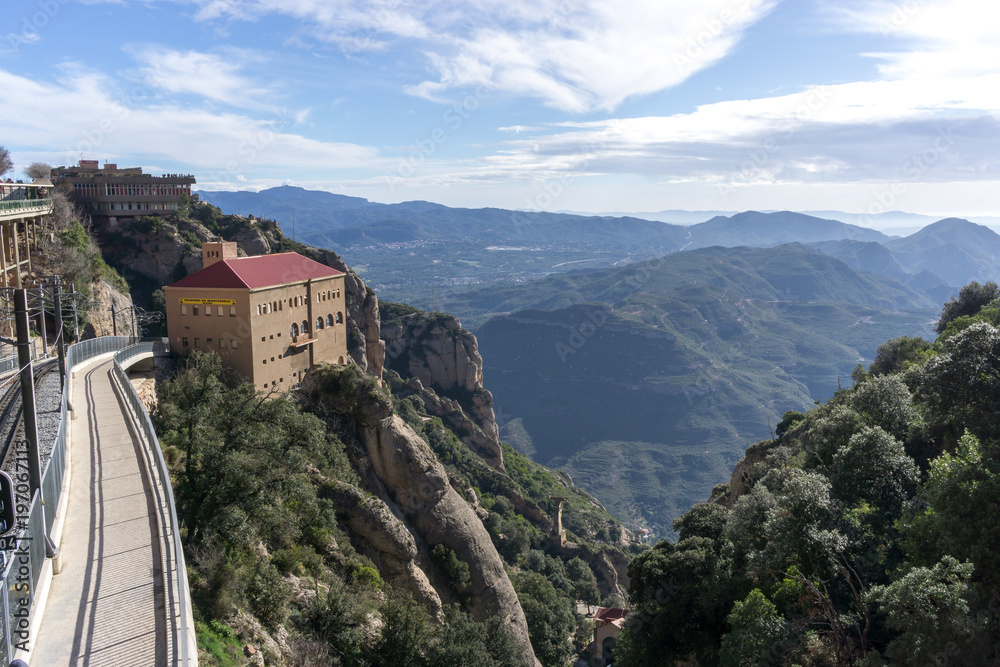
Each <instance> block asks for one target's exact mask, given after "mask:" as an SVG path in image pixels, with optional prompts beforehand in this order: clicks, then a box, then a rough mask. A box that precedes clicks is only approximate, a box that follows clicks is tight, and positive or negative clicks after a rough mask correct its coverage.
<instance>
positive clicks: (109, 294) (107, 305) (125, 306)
mask: <svg viewBox="0 0 1000 667" xmlns="http://www.w3.org/2000/svg"><path fill="white" fill-rule="evenodd" d="M90 289H91V296H90V307H89V308H88V310H87V314H86V315H87V324H86V325H84V326H83V327H82V328H81V331H80V334H81V336H82V337H83V338H94V337H96V336H111V335H112V334H113V333H114V332H115V331H116V328H115V325H113V323H112V321H111V311H112V308H111V304H112V303H113V304H114V310H115V312H116V319H117V333H118V335H119V336H132V335H134V332H133V331H132V318H131V317H130V316H129V315H128V313H130V312H131V311H130V310H129V308H131V306H132V298H131V297H130V296H127V295H125V294H122V293H121V292H119V291H118V290H116V289H115V288H114V287H112V286H111V285H109V284H108V283H107V282H106V281H105V280H104V279H103V278H102V279H100V280H98V281H96V282H94V283H92V284H91V288H90Z"/></svg>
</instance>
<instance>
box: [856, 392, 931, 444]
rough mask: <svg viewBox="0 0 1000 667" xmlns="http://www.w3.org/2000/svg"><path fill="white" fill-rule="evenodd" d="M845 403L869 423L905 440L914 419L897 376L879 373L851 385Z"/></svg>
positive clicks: (907, 394) (911, 407)
mask: <svg viewBox="0 0 1000 667" xmlns="http://www.w3.org/2000/svg"><path fill="white" fill-rule="evenodd" d="M848 403H849V404H850V406H851V407H852V408H853V409H854V411H855V412H857V413H858V414H859V415H861V418H862V419H863V420H864V421H865V423H866V424H868V425H870V426H878V427H880V428H882V429H883V430H884V431H885V432H886V433H889V434H890V435H892V437H894V438H895V439H896V440H899V441H900V442H906V438H907V435H908V434H909V431H910V425H911V424H912V423H913V422H914V421H915V420H916V418H917V411H916V410H915V409H914V407H913V400H912V398H911V396H910V390H909V388H908V387H907V386H906V383H905V382H903V380H902V378H900V377H899V376H897V375H879V376H875V377H873V378H871V379H870V380H868V381H867V382H864V383H862V384H860V385H858V386H857V387H855V388H854V391H852V392H851V394H850V398H849V399H848Z"/></svg>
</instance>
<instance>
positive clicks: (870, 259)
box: [200, 186, 1000, 318]
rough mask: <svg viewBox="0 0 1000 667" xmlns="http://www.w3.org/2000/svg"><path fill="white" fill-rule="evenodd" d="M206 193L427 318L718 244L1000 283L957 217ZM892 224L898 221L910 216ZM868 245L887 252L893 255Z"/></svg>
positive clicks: (921, 282)
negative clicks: (905, 228) (485, 293)
mask: <svg viewBox="0 0 1000 667" xmlns="http://www.w3.org/2000/svg"><path fill="white" fill-rule="evenodd" d="M200 195H201V196H202V197H203V198H205V199H206V200H208V201H210V202H212V203H215V204H217V205H219V206H220V207H222V208H224V209H226V210H227V211H229V212H233V211H235V210H241V211H243V212H244V213H250V212H253V213H255V214H258V215H261V216H264V217H268V218H273V219H275V220H277V221H278V222H279V224H281V225H282V228H283V229H284V230H285V231H286V232H288V233H289V234H292V233H293V226H294V235H295V237H296V238H297V239H298V240H301V241H305V242H307V243H311V244H313V245H318V246H323V247H329V248H333V249H336V250H337V251H338V252H340V253H341V254H343V255H344V256H345V257H347V259H348V261H350V262H351V264H352V265H353V266H357V267H358V270H359V272H360V273H362V274H363V275H364V274H365V272H366V271H370V272H371V273H370V274H369V276H368V277H369V280H370V282H372V284H373V286H374V288H375V289H376V291H378V292H379V294H381V295H382V296H383V297H385V298H389V299H391V300H396V301H403V302H408V303H413V304H414V305H418V306H421V307H425V308H426V307H440V305H439V304H440V303H441V302H440V301H438V303H433V301H434V297H435V295H432V294H431V292H432V289H431V288H432V286H436V287H437V295H436V296H437V299H438V300H440V298H441V294H442V293H447V294H448V297H447V298H449V299H450V297H451V295H454V294H456V293H461V292H465V291H469V290H474V289H477V287H478V286H481V285H492V284H506V285H509V284H511V283H518V282H524V281H527V280H533V279H537V278H540V277H544V276H546V275H548V274H552V273H561V272H567V271H570V270H572V269H574V268H577V267H581V266H586V267H593V268H600V267H611V266H621V265H624V264H631V263H635V262H638V261H642V260H643V259H645V258H649V257H655V256H660V255H665V254H670V253H673V252H677V251H680V250H692V249H697V248H702V247H709V246H713V245H724V246H742V245H746V246H755V247H770V246H775V245H780V244H783V243H795V242H798V243H808V244H811V245H813V246H814V247H816V248H817V249H819V250H820V251H821V252H826V253H828V254H831V255H832V256H834V257H837V258H838V259H841V260H842V261H845V262H846V263H847V264H848V265H850V266H852V267H853V268H856V269H861V270H871V271H874V272H877V273H882V274H883V275H886V276H889V277H891V278H895V279H897V280H900V281H902V282H905V283H907V284H909V285H910V286H911V287H913V288H914V289H917V290H921V291H926V292H927V294H928V296H929V298H930V299H932V300H933V301H935V302H939V301H941V300H942V299H944V298H946V297H947V296H948V295H949V294H951V293H952V291H955V290H957V288H958V287H960V286H961V285H964V284H966V283H967V282H969V281H970V280H979V281H986V280H998V279H1000V235H997V234H996V233H995V232H994V231H993V230H991V229H990V228H988V227H985V226H983V225H978V224H976V223H971V222H968V221H962V220H959V219H954V218H949V219H945V220H940V221H938V222H935V223H934V224H931V225H928V226H927V227H926V228H924V229H922V230H920V231H918V232H915V233H913V234H910V235H909V236H906V237H890V236H888V235H886V234H884V233H882V232H879V231H876V230H873V229H870V228H867V227H863V226H859V225H854V224H849V222H845V220H855V221H858V220H859V218H858V216H854V217H853V218H850V217H849V216H848V215H847V214H843V213H840V212H836V211H822V212H816V213H818V214H822V215H826V214H829V215H830V216H831V217H829V218H826V217H816V216H814V215H807V214H804V213H795V212H791V211H773V212H759V211H745V212H742V213H734V214H731V215H714V217H711V218H710V219H707V220H704V221H702V222H698V223H697V224H691V222H692V219H691V218H690V217H689V218H686V219H684V220H683V221H682V223H681V224H671V223H669V222H655V221H651V220H649V219H643V218H640V217H629V216H622V217H615V216H587V215H577V214H570V213H549V212H525V211H513V210H504V209H496V208H483V209H462V208H451V207H448V206H443V205H440V204H434V203H431V202H423V201H414V202H403V203H399V204H380V203H375V202H370V201H368V200H366V199H361V198H358V197H347V196H343V195H336V194H333V193H329V192H318V191H309V190H304V189H302V188H297V187H292V186H282V187H279V188H272V189H269V190H264V191H261V192H259V193H253V192H202V193H200ZM703 213H704V214H705V215H706V216H710V215H712V214H715V213H719V212H716V211H705V212H703ZM883 215H884V216H889V217H886V218H885V220H893V221H898V220H897V218H898V219H899V220H902V219H903V218H899V216H904V217H905V216H906V215H909V214H896V213H886V214H883ZM892 216H896V217H892ZM832 218H839V219H832ZM293 220H294V225H293ZM920 220H921V221H922V220H923V219H922V218H921V219H920ZM859 243H877V244H879V246H881V247H882V248H884V249H885V251H887V252H888V254H886V253H885V252H883V251H881V250H879V249H878V248H876V247H875V246H867V247H865V246H859V245H857V244H859ZM443 303H445V304H446V306H445V307H446V309H448V310H449V312H453V313H454V314H456V315H458V316H460V317H463V318H467V317H468V315H469V313H466V312H463V311H461V310H458V309H457V308H458V306H457V305H456V303H454V302H451V301H444V302H443ZM432 309H433V308H432Z"/></svg>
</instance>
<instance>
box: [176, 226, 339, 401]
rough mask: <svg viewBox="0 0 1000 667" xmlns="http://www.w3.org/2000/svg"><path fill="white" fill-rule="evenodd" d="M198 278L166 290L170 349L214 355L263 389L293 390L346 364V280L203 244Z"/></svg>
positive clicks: (279, 259) (301, 264) (288, 257)
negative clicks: (319, 368)
mask: <svg viewBox="0 0 1000 667" xmlns="http://www.w3.org/2000/svg"><path fill="white" fill-rule="evenodd" d="M202 260H203V262H204V266H203V268H202V269H201V270H200V271H197V272H196V273H193V274H191V275H189V276H188V277H186V278H184V279H182V280H179V281H177V282H175V283H174V284H172V285H168V286H166V287H164V288H163V291H164V294H165V295H166V307H167V334H168V336H169V337H170V348H171V350H172V351H173V352H175V353H176V354H180V355H184V354H187V353H188V352H190V351H191V350H199V349H200V350H205V351H213V352H215V353H217V354H219V355H220V356H221V357H222V363H223V364H224V365H225V366H226V367H228V368H231V369H233V370H234V371H236V372H237V373H238V374H239V375H241V376H243V377H244V378H245V379H246V380H248V381H250V382H253V384H254V386H255V387H257V388H258V389H260V390H265V391H266V390H271V389H276V390H278V391H288V390H290V389H292V388H293V387H294V386H295V385H297V384H298V383H299V382H301V380H302V377H303V375H304V374H305V373H306V371H308V370H309V369H310V368H311V367H312V366H313V365H315V364H317V363H320V362H324V361H325V362H330V363H337V364H343V363H345V362H346V360H347V326H346V320H345V315H344V313H345V312H346V305H345V299H344V273H343V272H341V271H337V270H336V269H331V268H330V267H328V266H326V265H324V264H320V263H319V262H316V261H313V260H311V259H309V258H307V257H303V256H302V255H299V254H298V253H294V252H286V253H280V254H275V255H259V256H255V257H237V254H236V244H235V243H229V242H210V243H204V244H203V245H202Z"/></svg>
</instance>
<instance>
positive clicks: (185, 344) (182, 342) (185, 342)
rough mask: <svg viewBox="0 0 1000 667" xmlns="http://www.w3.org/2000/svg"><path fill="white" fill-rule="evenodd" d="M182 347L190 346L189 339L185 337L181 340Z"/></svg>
mask: <svg viewBox="0 0 1000 667" xmlns="http://www.w3.org/2000/svg"><path fill="white" fill-rule="evenodd" d="M181 345H182V346H183V347H187V346H188V339H187V336H184V337H183V338H181Z"/></svg>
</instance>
